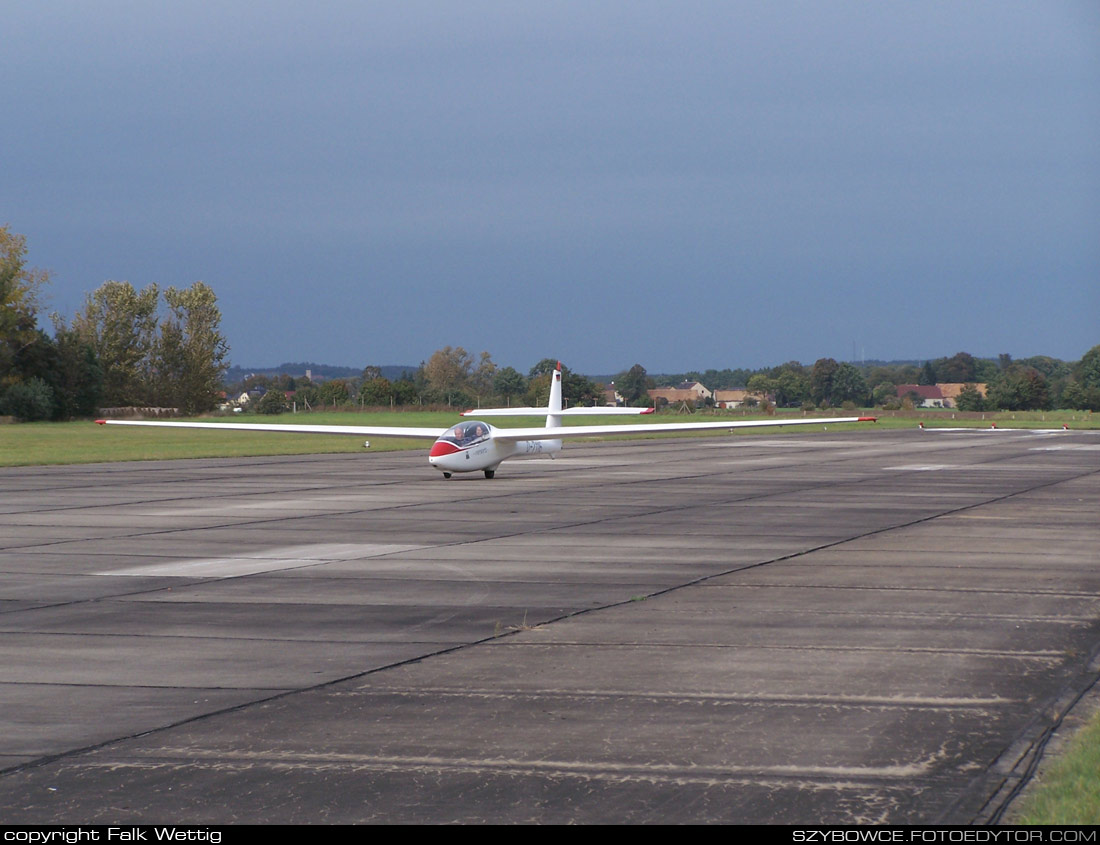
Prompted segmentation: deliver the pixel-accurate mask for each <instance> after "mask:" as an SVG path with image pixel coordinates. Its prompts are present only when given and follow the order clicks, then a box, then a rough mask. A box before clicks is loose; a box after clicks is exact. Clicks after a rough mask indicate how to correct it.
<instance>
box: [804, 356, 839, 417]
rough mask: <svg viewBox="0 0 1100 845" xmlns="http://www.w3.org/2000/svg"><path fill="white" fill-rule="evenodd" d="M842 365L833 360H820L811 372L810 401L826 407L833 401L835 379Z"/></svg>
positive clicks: (815, 363)
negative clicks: (826, 404)
mask: <svg viewBox="0 0 1100 845" xmlns="http://www.w3.org/2000/svg"><path fill="white" fill-rule="evenodd" d="M839 368H840V365H839V364H838V363H837V362H836V361H835V360H834V359H832V358H818V359H817V360H816V361H815V362H814V368H813V370H811V371H810V399H812V400H813V401H814V403H815V404H817V405H819V406H822V407H824V404H825V403H828V402H829V401H830V400H831V399H832V395H833V378H834V377H835V376H836V371H837V370H838V369H839Z"/></svg>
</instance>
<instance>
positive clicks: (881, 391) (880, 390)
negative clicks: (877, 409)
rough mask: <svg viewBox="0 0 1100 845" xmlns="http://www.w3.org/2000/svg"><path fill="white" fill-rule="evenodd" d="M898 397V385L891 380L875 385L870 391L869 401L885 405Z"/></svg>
mask: <svg viewBox="0 0 1100 845" xmlns="http://www.w3.org/2000/svg"><path fill="white" fill-rule="evenodd" d="M897 398H898V386H897V385H896V384H894V383H893V382H892V381H884V382H880V383H879V384H876V385H875V389H874V390H872V391H871V401H872V402H873V403H874V404H876V405H885V404H886V403H887V402H892V401H894V400H895V399H897Z"/></svg>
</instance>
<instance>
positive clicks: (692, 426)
mask: <svg viewBox="0 0 1100 845" xmlns="http://www.w3.org/2000/svg"><path fill="white" fill-rule="evenodd" d="M851 422H875V417H829V418H817V419H805V420H738V421H730V422H682V423H640V424H638V423H635V424H628V425H570V426H561V427H550V428H546V427H543V428H495V429H493V439H494V440H501V441H504V442H512V441H516V440H545V439H553V440H561V439H564V438H569V437H608V436H613V435H626V434H659V433H661V432H666V431H727V430H732V429H735V428H759V427H760V426H778V425H832V424H835V423H851Z"/></svg>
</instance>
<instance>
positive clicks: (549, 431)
mask: <svg viewBox="0 0 1100 845" xmlns="http://www.w3.org/2000/svg"><path fill="white" fill-rule="evenodd" d="M651 413H653V408H566V409H563V408H562V406H561V362H559V363H558V366H557V369H556V370H555V371H554V378H553V381H552V382H551V385H550V401H549V402H548V403H547V406H546V407H545V408H491V409H484V410H479V411H465V412H464V413H463V416H467V415H471V414H476V415H477V416H480V417H513V416H532V415H537V416H542V415H544V414H545V415H546V424H545V425H544V426H542V427H540V428H494V427H493V426H491V425H489V424H488V423H487V422H483V421H481V420H476V419H475V420H464V421H463V422H460V423H458V424H457V425H453V426H451V427H450V428H448V429H446V430H444V431H440V430H439V429H438V428H415V427H407V428H406V427H401V426H369V425H368V426H359V425H263V424H257V423H208V422H171V421H161V420H156V421H154V420H96V422H97V423H99V424H100V425H144V426H164V427H170V428H221V429H228V430H231V431H284V432H292V433H298V434H348V435H353V436H355V437H406V438H417V439H422V440H434V441H435V442H434V443H433V444H432V448H431V449H430V450H429V451H428V463H429V464H431V465H432V466H433V467H435V468H436V469H438V470H439V471H440V472H442V473H443V477H444V478H450V477H451V476H452V475H453V474H454V473H456V472H483V473H485V477H486V478H492V477H493V476H494V475H496V471H497V467H499V466H500V465H501V463H503V462H504V461H506V460H507V459H508V458H514V457H516V456H519V455H550V456H553V455H556V454H557V453H558V452H560V451H561V448H562V440H563V439H565V438H572V437H606V436H609V435H631V434H654V433H659V432H666V431H723V430H731V431H732V430H733V429H735V428H757V427H760V426H782V425H828V424H830V423H847V422H875V420H876V418H875V417H831V418H818V419H803V420H748V421H740V422H680V423H643V424H632V425H578V426H563V425H562V424H561V420H562V417H565V416H602V415H607V414H634V415H639V414H651Z"/></svg>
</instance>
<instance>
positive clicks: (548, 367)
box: [527, 358, 558, 378]
mask: <svg viewBox="0 0 1100 845" xmlns="http://www.w3.org/2000/svg"><path fill="white" fill-rule="evenodd" d="M557 368H558V359H557V358H543V359H542V360H541V361H539V362H538V363H537V364H535V366H533V367H532V368H531V369H530V370H528V371H527V378H537V377H538V376H544V375H547V374H548V373H552V372H554V370H556V369H557Z"/></svg>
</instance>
